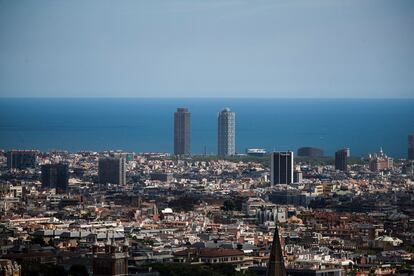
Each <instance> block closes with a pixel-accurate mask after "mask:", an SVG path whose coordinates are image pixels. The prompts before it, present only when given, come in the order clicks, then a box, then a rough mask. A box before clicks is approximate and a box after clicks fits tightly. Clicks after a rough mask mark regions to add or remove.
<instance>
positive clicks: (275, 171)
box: [270, 151, 294, 185]
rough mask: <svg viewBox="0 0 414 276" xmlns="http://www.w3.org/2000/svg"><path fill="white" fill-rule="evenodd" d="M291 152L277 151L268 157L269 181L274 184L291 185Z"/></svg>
mask: <svg viewBox="0 0 414 276" xmlns="http://www.w3.org/2000/svg"><path fill="white" fill-rule="evenodd" d="M293 159H294V157H293V152H292V151H279V152H273V153H272V154H271V155H270V180H271V183H272V185H275V184H292V183H293V170H294V166H293Z"/></svg>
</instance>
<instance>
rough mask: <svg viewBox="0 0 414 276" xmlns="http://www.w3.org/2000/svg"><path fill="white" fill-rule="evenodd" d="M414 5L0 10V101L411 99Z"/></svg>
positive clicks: (352, 0) (197, 4) (169, 0)
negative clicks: (85, 99)
mask: <svg viewBox="0 0 414 276" xmlns="http://www.w3.org/2000/svg"><path fill="white" fill-rule="evenodd" d="M413 30H414V1H410V0H407V1H400V0H393V1H382V0H363V1H361V0H347V1H335V0H312V1H309V0H302V1H299V0H291V1H275V0H272V1H267V0H263V1H248V0H246V1H242V0H217V1H215V0H205V1H201V0H165V1H157V0H150V1H135V0H134V1H128V0H124V1H105V0H99V1H98V0H96V1H92V0H90V1H84V0H70V1H58V0H53V1H44V0H37V1H12V0H9V1H3V0H0V42H1V43H0V96H3V97H13V96H15V97H51V96H53V97H71V96H73V97H288V98H295V97H298V98H314V97H317V98H319V97H333V98H337V97H341V98H342V97H350V98H356V97H362V98H384V97H385V98H387V97H399V98H405V97H410V98H412V97H414V31H413Z"/></svg>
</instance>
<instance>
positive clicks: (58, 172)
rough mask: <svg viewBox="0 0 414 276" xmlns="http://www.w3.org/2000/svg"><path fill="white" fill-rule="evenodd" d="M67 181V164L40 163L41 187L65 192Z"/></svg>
mask: <svg viewBox="0 0 414 276" xmlns="http://www.w3.org/2000/svg"><path fill="white" fill-rule="evenodd" d="M68 182H69V172H68V165H67V164H63V163H59V164H45V165H42V187H43V188H49V189H52V188H55V189H56V191H57V192H65V191H66V190H67V189H68Z"/></svg>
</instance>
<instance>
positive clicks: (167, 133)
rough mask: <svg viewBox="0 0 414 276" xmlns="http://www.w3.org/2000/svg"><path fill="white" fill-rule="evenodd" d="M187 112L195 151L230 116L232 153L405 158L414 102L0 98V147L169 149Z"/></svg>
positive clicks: (212, 145)
mask: <svg viewBox="0 0 414 276" xmlns="http://www.w3.org/2000/svg"><path fill="white" fill-rule="evenodd" d="M181 106H185V107H188V108H189V111H190V112H191V116H192V149H193V153H194V154H203V153H204V148H205V147H206V149H207V153H212V154H215V153H216V139H217V137H216V135H217V134H216V132H217V125H216V124H217V121H216V120H217V113H218V111H220V109H222V108H223V107H226V106H229V107H231V108H232V110H234V111H235V112H236V149H237V152H238V153H243V152H244V151H245V149H246V148H251V147H259V148H266V149H267V150H268V151H271V150H273V149H276V150H293V151H295V152H296V150H297V149H298V148H299V147H302V146H316V147H320V148H323V149H324V150H325V154H326V155H328V156H332V155H333V152H334V151H335V150H336V149H338V148H343V147H350V148H351V153H352V154H353V155H356V156H362V155H364V154H367V153H371V152H376V151H378V150H379V147H383V149H384V151H385V152H386V153H387V154H389V155H390V156H393V157H396V158H398V157H405V156H406V151H407V135H408V134H409V133H412V132H414V109H413V108H412V106H414V99H400V98H392V99H384V98H383V99H366V98H361V99H358V98H341V99H335V98H320V99H295V98H50V97H48V98H0V148H2V149H11V148H22V149H24V148H34V149H39V150H41V151H48V150H51V149H61V150H68V151H80V150H93V151H103V150H111V149H112V150H115V149H122V150H126V151H134V152H149V151H157V152H172V114H173V112H174V110H175V109H176V108H177V107H181Z"/></svg>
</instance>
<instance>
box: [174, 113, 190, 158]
mask: <svg viewBox="0 0 414 276" xmlns="http://www.w3.org/2000/svg"><path fill="white" fill-rule="evenodd" d="M190 115H191V113H190V112H188V109H187V108H177V111H176V112H175V113H174V154H175V155H190V154H191V116H190Z"/></svg>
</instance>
